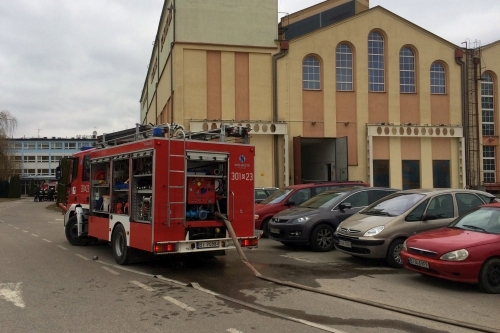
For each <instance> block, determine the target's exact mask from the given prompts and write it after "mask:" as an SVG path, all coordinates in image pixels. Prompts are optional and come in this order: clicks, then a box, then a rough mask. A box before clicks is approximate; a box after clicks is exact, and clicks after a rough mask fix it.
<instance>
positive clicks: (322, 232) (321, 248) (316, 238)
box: [309, 224, 334, 252]
mask: <svg viewBox="0 0 500 333" xmlns="http://www.w3.org/2000/svg"><path fill="white" fill-rule="evenodd" d="M333 232H334V230H333V228H332V227H330V226H329V225H327V224H320V225H318V226H317V227H316V228H314V230H313V231H312V233H311V238H310V240H309V243H310V245H311V249H312V250H313V251H317V252H328V251H331V250H332V249H333Z"/></svg>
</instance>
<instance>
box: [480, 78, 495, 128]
mask: <svg viewBox="0 0 500 333" xmlns="http://www.w3.org/2000/svg"><path fill="white" fill-rule="evenodd" d="M481 108H482V114H483V117H482V120H483V135H495V120H494V115H493V113H494V112H493V78H492V77H491V75H489V74H484V75H483V77H482V81H481Z"/></svg>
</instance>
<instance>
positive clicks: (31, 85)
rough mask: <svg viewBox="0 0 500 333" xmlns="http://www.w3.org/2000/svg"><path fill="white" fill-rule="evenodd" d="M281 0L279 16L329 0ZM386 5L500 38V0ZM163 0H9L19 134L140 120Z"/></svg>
mask: <svg viewBox="0 0 500 333" xmlns="http://www.w3.org/2000/svg"><path fill="white" fill-rule="evenodd" d="M207 1H209V0H207ZM234 1H242V0H234ZM277 1H278V4H279V12H280V16H282V15H284V13H294V12H296V11H299V10H301V9H304V8H307V7H309V6H312V5H315V4H317V3H319V2H321V1H319V0H277ZM378 5H380V6H382V7H384V8H386V9H388V10H390V11H392V12H394V13H396V14H398V15H400V16H402V17H403V18H405V19H407V20H409V21H411V22H413V23H415V24H417V25H419V26H421V27H422V28H424V29H427V30H429V31H431V32H432V33H435V34H437V35H438V36H440V37H442V38H444V39H446V40H448V41H450V42H452V43H454V44H456V45H462V42H464V41H466V40H470V41H472V42H474V41H476V40H478V41H480V43H481V45H486V44H489V43H491V42H494V41H496V40H499V39H500V31H499V29H498V27H499V24H498V18H499V17H500V0H475V1H470V0H413V1H409V0H370V7H374V6H378ZM162 7H163V1H162V0H141V1H138V0H85V1H81V0H16V1H1V2H0V111H2V110H7V111H9V112H10V113H11V114H12V115H13V116H14V117H16V118H17V121H18V127H17V129H16V131H15V132H14V137H16V138H18V137H24V136H25V137H27V138H31V137H37V136H40V137H53V136H55V137H74V136H76V135H91V134H92V132H93V131H94V130H95V131H97V132H98V134H102V133H109V132H111V131H118V130H122V129H125V128H131V127H133V126H134V125H135V123H137V122H139V99H140V95H141V90H142V87H143V84H144V80H145V77H146V73H147V66H148V64H149V59H150V57H151V51H152V47H153V45H152V44H153V41H154V38H155V35H156V29H157V27H158V23H159V19H160V14H161V10H162Z"/></svg>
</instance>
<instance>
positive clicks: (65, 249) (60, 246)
mask: <svg viewBox="0 0 500 333" xmlns="http://www.w3.org/2000/svg"><path fill="white" fill-rule="evenodd" d="M57 247H58V248H61V249H63V250H64V251H68V249H67V248H65V247H64V246H62V245H57Z"/></svg>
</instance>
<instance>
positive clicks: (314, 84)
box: [302, 57, 320, 90]
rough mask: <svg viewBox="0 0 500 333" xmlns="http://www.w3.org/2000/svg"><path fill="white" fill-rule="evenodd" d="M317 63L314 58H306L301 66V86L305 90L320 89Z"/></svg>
mask: <svg viewBox="0 0 500 333" xmlns="http://www.w3.org/2000/svg"><path fill="white" fill-rule="evenodd" d="M319 69H320V68H319V61H318V59H316V58H315V57H307V58H306V59H305V60H304V63H303V65H302V75H303V81H302V82H303V84H302V87H303V88H304V89H306V90H319V89H320V72H319Z"/></svg>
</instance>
